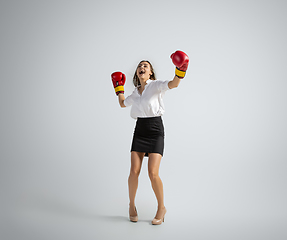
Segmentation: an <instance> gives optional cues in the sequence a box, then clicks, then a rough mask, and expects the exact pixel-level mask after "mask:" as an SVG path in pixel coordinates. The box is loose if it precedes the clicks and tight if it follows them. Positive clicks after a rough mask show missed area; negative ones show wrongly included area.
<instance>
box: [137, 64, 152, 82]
mask: <svg viewBox="0 0 287 240" xmlns="http://www.w3.org/2000/svg"><path fill="white" fill-rule="evenodd" d="M151 75H152V71H151V68H150V65H149V63H148V62H140V63H139V65H138V67H137V76H138V78H139V79H145V80H148V79H149V78H150V76H151Z"/></svg>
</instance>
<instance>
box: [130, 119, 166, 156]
mask: <svg viewBox="0 0 287 240" xmlns="http://www.w3.org/2000/svg"><path fill="white" fill-rule="evenodd" d="M132 151H136V152H144V153H145V156H146V157H147V156H148V154H149V153H159V154H161V155H162V156H163V151H164V126H163V122H162V118H161V116H159V117H147V118H137V122H136V126H135V131H134V136H133V141H132V147H131V152H132Z"/></svg>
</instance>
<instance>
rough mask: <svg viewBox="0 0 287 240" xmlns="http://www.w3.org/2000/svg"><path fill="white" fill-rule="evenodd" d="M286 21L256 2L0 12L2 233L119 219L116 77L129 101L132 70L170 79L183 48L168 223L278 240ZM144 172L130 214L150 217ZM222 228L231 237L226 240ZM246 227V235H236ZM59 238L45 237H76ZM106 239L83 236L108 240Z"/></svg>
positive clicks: (122, 205) (123, 166)
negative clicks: (66, 218) (85, 218)
mask: <svg viewBox="0 0 287 240" xmlns="http://www.w3.org/2000/svg"><path fill="white" fill-rule="evenodd" d="M286 10H287V5H286V2H284V1H255V0H251V1H226V0H225V1H224V0H222V1H182V0H178V1H149V0H146V1H130V0H126V1H115V0H113V1H1V3H0V18H1V21H0V24H1V25H0V26H1V54H0V56H1V57H0V59H1V65H0V68H1V71H0V78H1V85H0V107H1V115H0V120H1V122H0V140H1V144H0V166H1V167H0V188H1V191H0V192H1V206H2V208H3V212H4V213H6V214H4V215H2V216H5V218H6V220H7V218H8V219H9V221H8V222H7V221H6V220H5V221H4V220H3V221H4V222H5V224H4V225H3V226H4V228H3V229H4V230H3V231H2V235H4V236H8V235H9V234H12V232H14V233H13V234H14V235H13V234H12V235H11V236H12V237H13V236H14V237H15V238H16V237H17V236H18V235H19V236H21V237H22V239H23V237H24V238H25V236H26V237H27V238H28V237H29V238H31V236H42V235H43V234H48V233H47V232H49V230H50V229H49V227H47V225H45V223H44V220H43V219H46V218H45V217H41V216H46V215H45V214H47V212H50V210H51V209H52V210H54V212H57V213H59V214H61V213H63V215H65V214H68V213H69V214H72V215H73V214H74V213H75V212H76V213H75V214H76V215H77V214H78V215H81V214H82V213H83V212H88V213H89V214H91V215H94V216H97V215H101V214H102V215H101V216H102V218H100V220H99V223H98V224H103V226H105V224H110V222H109V221H104V223H103V221H101V220H103V219H104V216H105V214H108V215H112V216H113V214H114V215H116V216H117V215H120V216H126V215H127V207H128V192H127V177H128V173H129V164H130V152H129V151H130V143H131V138H132V133H133V128H134V125H135V121H134V120H133V119H132V118H130V116H129V111H130V109H121V108H120V107H119V105H118V102H117V97H116V95H115V93H114V89H113V87H112V83H111V79H110V74H111V73H112V72H114V71H122V72H124V73H125V74H126V76H127V83H126V86H125V90H126V96H127V95H128V94H130V93H131V92H132V90H133V85H132V76H133V74H134V71H135V68H136V66H137V64H138V62H139V61H140V60H142V59H148V60H150V61H151V62H152V64H153V65H154V68H155V70H156V73H157V77H158V79H162V80H168V79H172V78H173V76H174V65H173V64H172V62H171V59H170V54H171V53H172V52H174V51H175V50H178V49H179V50H182V51H184V52H186V53H187V54H188V55H189V57H190V65H189V69H188V71H187V74H186V78H185V79H184V80H183V81H182V83H181V84H180V86H179V88H177V89H175V90H172V91H169V92H167V93H166V95H165V106H166V113H165V115H164V117H163V119H164V124H165V129H166V146H165V156H164V158H163V160H162V165H161V170H160V174H161V177H162V180H163V182H164V190H165V201H166V206H167V208H168V211H169V214H170V221H176V219H186V217H187V216H190V217H191V219H189V220H188V221H187V222H188V223H190V221H191V222H193V223H194V224H196V223H197V222H198V221H199V219H213V220H214V222H212V221H213V220H210V221H211V222H210V226H213V227H214V226H215V227H214V234H213V235H212V236H213V239H215V238H217V237H218V239H223V238H224V237H226V238H227V239H231V238H230V236H232V234H233V233H234V232H236V233H237V236H241V237H243V238H245V239H248V237H247V236H250V237H252V236H253V239H254V237H258V236H259V237H260V239H263V238H264V237H266V236H269V235H272V236H275V237H274V239H275V238H276V237H277V238H276V239H281V237H282V239H283V237H286V230H283V227H282V226H283V225H282V224H283V223H284V221H286V217H287V216H286V214H287V209H286V201H287V193H286V189H287V188H286V165H287V164H286V159H287V150H286V143H287V139H286V133H287V127H286V122H287V114H286V108H287V97H286V89H287V81H286V80H287V73H286V64H287V58H286V56H287V45H286V42H287V34H286V21H287V11H286ZM146 162H147V159H145V163H144V166H143V169H142V174H141V176H140V185H139V191H138V196H137V204H138V210H139V211H140V209H146V214H147V215H146V216H145V217H146V219H149V218H150V219H152V218H153V214H154V213H155V209H156V200H155V198H154V195H153V192H152V190H151V187H150V183H149V179H148V176H147V169H146ZM61 204H62V205H61ZM67 206H70V207H67ZM27 209H29V210H27ZM31 209H32V210H33V209H34V214H36V215H33V216H32V215H31V212H33V211H32V210H31ZM119 209H122V210H119ZM117 211H122V212H117ZM27 212H28V213H29V214H30V215H29V214H28V213H27ZM71 212H72V213H71ZM142 212H143V210H142ZM37 214H38V215H37ZM142 214H143V213H142ZM82 215H84V214H82ZM35 216H38V218H37V217H35ZM52 219H53V217H52ZM167 219H168V218H167ZM228 219H236V220H235V223H234V225H232V226H233V227H234V228H232V227H231V228H230V229H232V230H230V232H227V233H226V232H225V233H223V232H224V231H222V232H221V234H227V235H220V234H219V233H218V232H220V231H219V230H218V232H217V230H216V229H220V224H219V223H222V224H223V225H225V224H228V222H229V223H230V222H232V221H229V220H228ZM246 219H249V220H248V221H247V223H246V221H245V220H246ZM122 220H123V221H125V219H124V218H123V219H122ZM186 220H187V219H186ZM51 221H52V220H51ZM41 222H43V224H41ZM199 222H200V221H199ZM243 222H244V224H245V225H244V226H245V228H246V229H249V230H248V231H247V230H246V231H242V232H240V230H238V228H237V223H238V224H239V225H240V224H241V223H243ZM270 222H272V223H274V225H272V226H271V227H269V228H264V227H263V228H261V230H260V231H257V230H258V228H259V227H258V226H265V225H268V226H270ZM200 223H201V222H200ZM213 223H214V224H215V225H212V224H213ZM216 223H217V224H218V225H216ZM249 223H250V225H249ZM37 224H38V225H37ZM165 224H166V223H165ZM178 224H179V223H178ZM197 224H198V223H197ZM202 224H203V225H202V226H204V221H203V220H202ZM230 224H231V223H230ZM252 224H255V225H252ZM256 224H257V225H256ZM260 224H261V225H260ZM5 226H6V227H5ZM35 226H37V227H36V228H37V229H38V232H37V233H35V232H33V230H32V229H34V227H35ZM44 226H46V227H44ZM48 226H50V225H48ZM65 226H66V225H65ZM67 226H68V225H67ZM100 226H102V225H100ZM173 226H174V225H173ZM176 226H180V229H181V233H182V237H183V236H189V237H190V236H195V237H196V236H197V239H204V237H206V238H208V235H205V234H207V233H206V232H205V231H202V234H203V235H200V234H201V233H200V232H196V231H198V230H196V229H201V228H200V226H201V225H200V226H199V228H196V229H194V232H193V233H192V232H190V227H189V224H187V223H186V224H182V225H176ZM193 226H194V225H193ZM202 226H201V227H202ZM217 226H218V228H217ZM254 226H255V227H254ZM256 226H257V228H256ZM61 228H62V229H63V230H62V232H61V231H60V230H58V231H59V235H57V234H55V235H48V236H51V238H52V237H53V239H55V238H57V237H59V238H60V236H62V237H64V238H67V237H69V238H72V237H75V239H76V236H77V234H73V230H70V231H71V232H70V231H65V227H63V226H62V227H61ZM9 229H14V230H15V229H16V230H15V231H10V230H9ZM59 229H60V227H59ZM103 229H105V228H100V229H98V230H97V232H96V233H94V232H93V230H91V229H89V230H87V231H86V230H85V231H86V233H87V232H88V233H87V236H86V237H87V238H88V236H89V237H90V236H97V237H99V236H102V235H104V234H107V235H106V236H107V237H108V236H110V237H111V238H113V237H112V236H113V235H112V231H111V232H109V231H108V233H107V232H105V230H103ZM211 229H213V228H211ZM262 229H263V230H262ZM168 230H169V232H168ZM45 231H46V232H45ZM75 231H76V230H75ZM81 231H83V232H84V230H79V229H78V230H77V233H79V235H81ZM167 232H168V234H169V236H171V235H172V234H178V229H177V230H176V229H173V228H172V227H169V228H168V229H166V230H165V233H167ZM239 232H240V233H239ZM60 233H61V234H62V235H61V234H60ZM89 233H90V235H89ZM216 233H217V235H216ZM17 234H18V235H17ZM33 234H34V235H33ZM37 234H38V235H37ZM69 234H70V235H69ZM109 234H110V235H109ZM145 234H146V235H145ZM145 234H143V235H142V236H148V234H149V233H148V231H147V232H145ZM192 234H194V235H192ZM210 234H212V233H210ZM228 234H230V235H228ZM268 234H269V235H268ZM9 236H10V235H9ZM12 237H11V238H12ZM15 238H14V239H15ZM87 238H86V239H87ZM209 239H210V238H209ZM232 239H234V237H233V238H232Z"/></svg>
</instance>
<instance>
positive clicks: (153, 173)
mask: <svg viewBox="0 0 287 240" xmlns="http://www.w3.org/2000/svg"><path fill="white" fill-rule="evenodd" d="M148 175H149V178H150V180H151V181H153V180H155V179H157V178H158V177H159V176H158V172H157V171H154V170H149V171H148Z"/></svg>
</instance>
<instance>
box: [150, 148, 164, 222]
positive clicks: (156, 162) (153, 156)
mask: <svg viewBox="0 0 287 240" xmlns="http://www.w3.org/2000/svg"><path fill="white" fill-rule="evenodd" d="M161 158H162V156H161V155H160V154H158V153H150V154H149V160H148V173H149V178H150V181H151V185H152V188H153V191H154V193H155V196H156V199H157V202H158V210H157V213H156V216H155V218H157V219H159V218H161V216H162V215H163V212H164V211H165V206H164V201H163V184H162V181H161V179H160V177H159V166H160V161H161Z"/></svg>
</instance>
